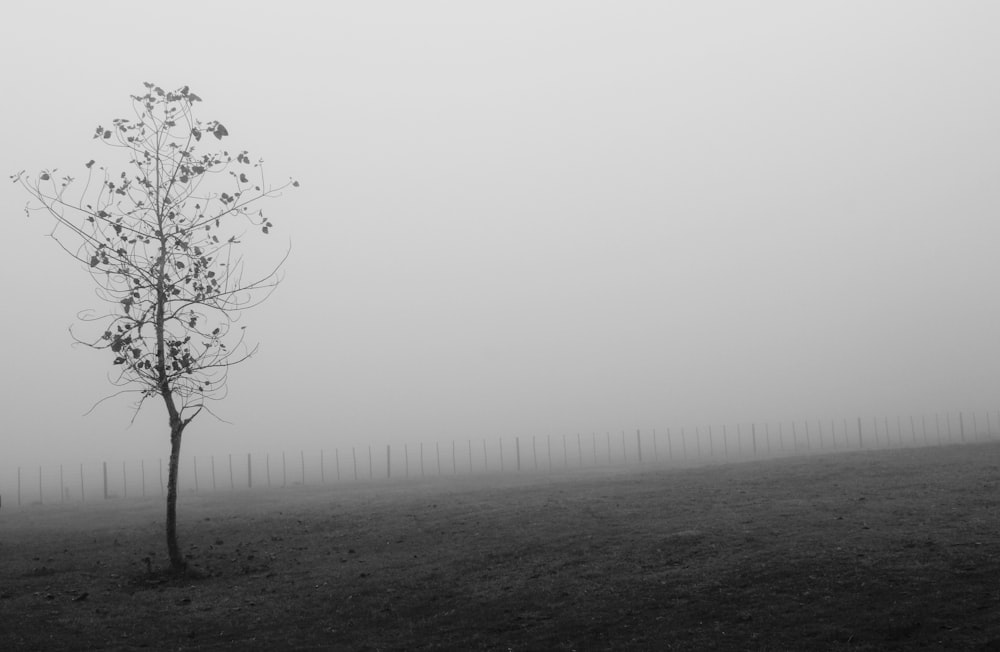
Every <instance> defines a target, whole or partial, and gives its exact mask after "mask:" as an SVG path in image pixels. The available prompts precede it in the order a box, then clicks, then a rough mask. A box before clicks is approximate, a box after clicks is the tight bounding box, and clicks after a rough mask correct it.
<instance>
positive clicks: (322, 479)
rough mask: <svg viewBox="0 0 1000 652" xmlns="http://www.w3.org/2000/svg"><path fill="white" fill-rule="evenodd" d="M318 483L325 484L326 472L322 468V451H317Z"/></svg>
mask: <svg viewBox="0 0 1000 652" xmlns="http://www.w3.org/2000/svg"><path fill="white" fill-rule="evenodd" d="M319 483H320V484H326V470H325V469H324V468H323V449H322V448H321V449H319Z"/></svg>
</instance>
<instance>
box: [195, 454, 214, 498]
mask: <svg viewBox="0 0 1000 652" xmlns="http://www.w3.org/2000/svg"><path fill="white" fill-rule="evenodd" d="M192 459H193V460H194V492H195V493H198V456H197V455H195V456H194V457H193V458H192ZM212 478H213V479H212V482H213V487H214V486H215V485H214V483H215V458H214V457H213V458H212Z"/></svg>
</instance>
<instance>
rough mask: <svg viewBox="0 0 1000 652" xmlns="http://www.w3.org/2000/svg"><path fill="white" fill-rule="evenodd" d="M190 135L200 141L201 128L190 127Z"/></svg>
mask: <svg viewBox="0 0 1000 652" xmlns="http://www.w3.org/2000/svg"><path fill="white" fill-rule="evenodd" d="M191 135H192V136H194V139H195V140H198V141H200V140H201V129H198V128H197V127H192V128H191Z"/></svg>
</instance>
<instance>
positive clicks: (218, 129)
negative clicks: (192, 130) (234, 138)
mask: <svg viewBox="0 0 1000 652" xmlns="http://www.w3.org/2000/svg"><path fill="white" fill-rule="evenodd" d="M212 134H213V135H215V137H216V138H218V139H219V140H222V137H223V136H228V135H229V132H228V131H227V130H226V128H225V127H223V126H222V125H221V124H219V123H216V125H215V130H214V131H213V132H212Z"/></svg>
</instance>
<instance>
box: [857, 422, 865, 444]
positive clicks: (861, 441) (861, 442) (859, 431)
mask: <svg viewBox="0 0 1000 652" xmlns="http://www.w3.org/2000/svg"><path fill="white" fill-rule="evenodd" d="M864 447H865V443H864V441H863V440H862V439H861V417H858V448H859V449H862V448H864Z"/></svg>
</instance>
